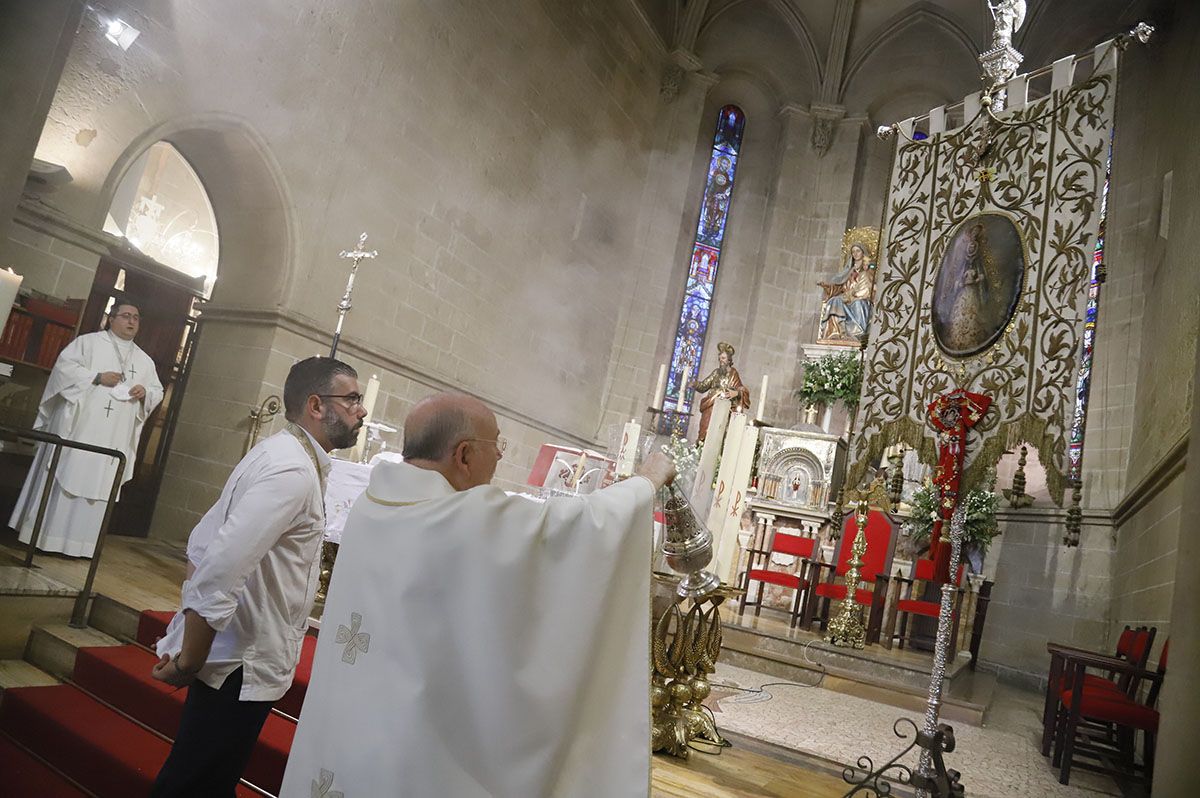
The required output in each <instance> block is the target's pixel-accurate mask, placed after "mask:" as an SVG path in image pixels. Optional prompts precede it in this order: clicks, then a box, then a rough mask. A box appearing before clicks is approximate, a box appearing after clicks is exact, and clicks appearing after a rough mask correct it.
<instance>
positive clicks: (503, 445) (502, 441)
mask: <svg viewBox="0 0 1200 798" xmlns="http://www.w3.org/2000/svg"><path fill="white" fill-rule="evenodd" d="M466 441H475V442H476V443H493V444H495V445H496V451H497V452H499V453H500V454H504V450H505V449H507V448H508V439H507V438H505V437H504V436H503V435H497V436H496V440H492V439H491V438H464V439H463V442H464V443H465V442H466Z"/></svg>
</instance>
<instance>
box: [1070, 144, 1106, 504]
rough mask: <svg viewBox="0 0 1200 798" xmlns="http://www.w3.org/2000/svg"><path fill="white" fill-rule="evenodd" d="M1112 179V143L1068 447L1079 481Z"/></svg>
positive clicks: (1074, 476)
mask: <svg viewBox="0 0 1200 798" xmlns="http://www.w3.org/2000/svg"><path fill="white" fill-rule="evenodd" d="M1111 178H1112V144H1111V142H1110V144H1109V148H1108V166H1107V171H1106V172H1105V175H1104V191H1103V193H1102V194H1101V195H1100V233H1099V235H1098V236H1096V251H1095V252H1094V253H1092V266H1091V273H1090V275H1089V278H1090V280H1089V284H1088V301H1087V314H1086V316H1085V320H1084V328H1083V346H1082V352H1081V356H1080V358H1079V378H1078V380H1077V381H1076V383H1075V413H1074V416H1073V418H1072V419H1071V437H1070V439H1069V443H1068V448H1067V478H1068V479H1069V480H1071V481H1074V482H1078V481H1079V479H1080V477H1081V476H1082V473H1083V440H1084V435H1085V434H1086V432H1087V406H1088V396H1089V395H1090V394H1091V390H1092V358H1093V355H1094V354H1095V343H1096V320H1097V319H1098V318H1099V316H1100V285H1101V283H1103V282H1104V234H1105V228H1106V226H1107V223H1108V186H1109V182H1110V180H1111Z"/></svg>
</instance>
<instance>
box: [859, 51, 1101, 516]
mask: <svg viewBox="0 0 1200 798" xmlns="http://www.w3.org/2000/svg"><path fill="white" fill-rule="evenodd" d="M1114 94H1115V77H1114V74H1113V73H1102V74H1097V75H1094V76H1093V77H1091V78H1090V79H1088V80H1086V81H1084V82H1082V83H1078V84H1076V85H1074V86H1072V87H1070V88H1067V89H1064V90H1062V91H1059V92H1056V93H1055V94H1053V95H1051V96H1050V97H1049V98H1046V99H1045V100H1043V101H1040V102H1035V103H1033V104H1031V105H1029V106H1026V107H1025V108H1022V109H1017V110H1015V111H1011V112H1009V113H1006V114H1004V115H1002V116H1001V117H1000V121H999V122H995V123H989V124H992V125H993V127H994V130H993V131H992V136H993V141H992V144H991V148H990V150H989V153H988V164H987V165H988V167H989V169H994V170H995V171H994V174H992V175H991V176H990V179H989V180H987V181H984V182H980V181H979V180H977V179H976V177H977V172H978V168H979V166H978V164H977V163H976V159H975V157H974V156H973V152H974V150H975V146H976V139H977V138H978V132H979V129H980V126H981V124H983V122H981V121H980V120H979V119H977V120H975V121H973V122H972V123H970V124H968V125H967V126H965V127H963V128H960V129H958V130H953V131H949V132H947V133H944V134H941V135H938V136H934V137H932V138H930V139H928V140H925V141H921V142H914V143H908V142H901V143H900V144H899V145H898V147H897V150H896V157H895V166H894V169H893V173H892V178H891V181H890V191H889V196H888V199H887V209H886V217H885V232H884V238H885V240H884V241H883V243H882V257H881V258H880V269H879V276H878V278H877V280H878V282H877V286H876V302H875V314H876V316H875V319H873V320H872V324H871V336H872V337H871V341H870V342H869V344H868V346H867V349H866V352H865V358H864V360H865V363H864V365H865V369H864V386H863V388H864V390H863V402H862V404H861V405H860V409H859V424H860V425H861V426H860V434H859V436H858V439H857V441H856V442H855V444H854V452H852V455H851V458H850V470H849V474H848V476H847V482H848V484H850V485H854V484H857V483H858V482H859V481H860V480H861V479H862V478H863V476H864V474H865V473H866V470H867V468H868V466H869V464H870V463H871V462H872V461H873V460H874V458H877V457H878V456H880V455H881V454H882V452H883V450H884V449H885V448H887V447H888V446H890V445H892V444H895V443H899V442H904V443H907V444H909V445H910V446H913V447H914V448H916V449H918V450H919V453H920V456H921V459H922V460H924V461H925V462H933V461H934V460H935V459H936V443H935V441H934V438H933V435H932V432H931V431H930V430H929V429H928V427H927V424H926V417H925V404H926V403H927V402H928V401H930V400H932V398H933V397H935V396H937V395H939V394H942V393H945V392H946V391H949V390H952V389H954V388H966V389H968V390H973V391H980V392H983V393H987V394H989V395H991V396H992V397H993V399H994V400H995V402H994V404H993V406H992V407H993V411H992V412H990V413H988V415H987V417H986V418H985V419H984V421H983V422H982V423H981V424H980V425H979V427H977V428H975V429H972V431H971V443H970V445H969V450H970V455H969V460H968V462H967V464H966V469H965V473H964V477H963V489H964V490H967V489H969V488H970V487H971V486H973V485H978V484H980V483H981V482H982V480H983V477H984V474H985V473H986V471H987V469H988V468H989V467H991V466H992V465H994V464H995V462H996V460H997V459H998V458H999V456H1000V455H1001V454H1002V453H1003V452H1004V450H1005V449H1008V448H1010V447H1012V446H1014V445H1017V444H1019V443H1021V442H1026V443H1029V444H1030V445H1032V446H1034V447H1036V448H1037V450H1038V455H1039V459H1040V461H1041V462H1042V464H1043V465H1044V466H1045V467H1046V477H1047V488H1048V489H1049V492H1050V494H1051V496H1052V498H1053V499H1054V500H1055V501H1056V502H1057V503H1059V504H1061V503H1062V499H1063V494H1064V490H1065V485H1066V459H1067V458H1066V453H1067V444H1068V441H1067V438H1068V437H1069V435H1070V425H1071V420H1072V415H1073V412H1074V399H1075V378H1076V376H1077V363H1078V351H1079V344H1080V340H1081V335H1082V330H1083V313H1082V309H1083V303H1082V301H1081V300H1082V295H1083V288H1084V286H1085V284H1086V281H1087V277H1088V272H1089V269H1090V267H1091V260H1092V255H1093V251H1092V248H1093V246H1094V244H1095V237H1096V233H1097V228H1098V225H1099V217H1100V196H1101V193H1102V192H1103V187H1104V180H1105V172H1106V169H1105V166H1106V161H1107V156H1108V148H1109V141H1110V138H1109V131H1110V129H1111V122H1112V108H1113V101H1114ZM980 119H982V117H981V118H980ZM981 213H999V214H1003V215H1005V216H1008V217H1009V218H1010V220H1011V221H1013V223H1014V224H1015V225H1016V227H1017V229H1018V231H1019V232H1020V234H1021V239H1022V243H1023V246H1024V248H1025V256H1026V274H1025V283H1024V294H1023V296H1022V299H1021V300H1020V302H1019V304H1018V307H1017V309H1016V311H1015V312H1014V313H1013V315H1012V317H1011V318H1010V319H1009V322H1008V325H1007V326H1006V328H1005V329H1004V331H1003V333H1002V334H1001V335H1000V336H999V338H998V340H996V342H995V343H994V344H993V345H992V346H990V347H989V348H988V349H986V350H983V351H981V352H979V353H976V354H975V355H973V356H971V357H968V358H964V359H961V360H959V359H954V358H951V357H947V356H945V355H944V353H942V352H940V351H939V349H938V346H937V344H936V341H935V340H934V336H933V332H932V329H931V310H930V297H931V293H932V289H933V280H934V278H935V277H936V271H937V265H939V264H940V263H941V262H942V260H943V257H944V255H945V251H946V247H947V246H948V245H949V243H950V239H951V237H952V236H953V234H954V232H955V230H956V229H957V228H958V227H959V226H960V225H961V224H962V222H963V221H964V220H966V219H968V218H970V217H972V216H975V215H978V214H981Z"/></svg>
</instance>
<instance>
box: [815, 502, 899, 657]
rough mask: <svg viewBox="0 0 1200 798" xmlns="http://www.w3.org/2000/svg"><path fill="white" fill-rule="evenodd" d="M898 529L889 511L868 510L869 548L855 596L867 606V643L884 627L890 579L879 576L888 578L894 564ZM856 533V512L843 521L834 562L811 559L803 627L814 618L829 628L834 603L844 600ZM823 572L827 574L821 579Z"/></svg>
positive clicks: (867, 534)
mask: <svg viewBox="0 0 1200 798" xmlns="http://www.w3.org/2000/svg"><path fill="white" fill-rule="evenodd" d="M896 529H897V527H896V523H895V522H894V521H893V520H892V517H891V516H890V515H888V514H887V513H885V512H883V511H882V510H879V509H875V508H871V510H870V511H869V512H868V514H867V525H866V529H865V530H864V531H865V535H866V538H867V550H866V552H865V553H864V554H863V565H862V567H861V568H860V569H859V579H860V580H861V582H860V585H859V588H858V590H857V591H856V592H855V595H854V600H855V601H856V602H858V603H859V604H861V605H863V606H864V607H867V608H868V619H867V642H868V643H878V642H879V635H880V630H881V629H882V627H883V605H884V587H885V585H886V583H887V580H886V578H884V579H880V578H879V577H881V576H883V577H886V575H887V572H888V571H889V570H890V569H891V567H892V557H893V555H894V554H895V551H896ZM857 534H858V514H857V512H855V513H851V514H850V515H849V516H847V518H846V519H845V521H844V522H843V523H842V536H841V538H839V539H838V545H837V549H836V550H835V551H834V555H833V558H834V562H832V563H822V562H816V561H815V560H810V561H809V562H808V567H809V572H808V573H809V579H810V580H811V581H812V587H811V588H810V589H809V590H808V596H807V597H806V598H805V601H804V615H803V617H802V618H801V620H800V627H801V628H802V629H809V628H810V627H811V626H812V621H813V618H814V617H819V618H820V621H821V629H822V630H824V629H825V628H827V627H828V626H829V610H830V604H831V602H836V601H841V600H842V599H844V598H845V597H846V585H845V584H844V582H843V581H842V579H843V577H844V576H845V574H846V571H848V570H850V557H851V549H852V546H853V544H854V536H855V535H857ZM822 573H824V574H825V577H824V579H819V576H820V575H821V574H822ZM818 603H820V607H819V608H818V606H817V605H818Z"/></svg>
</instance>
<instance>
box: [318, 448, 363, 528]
mask: <svg viewBox="0 0 1200 798" xmlns="http://www.w3.org/2000/svg"><path fill="white" fill-rule="evenodd" d="M373 468H374V466H372V465H367V464H366V463H354V462H351V461H349V460H339V459H337V458H336V457H335V458H333V465H332V467H331V468H330V469H329V480H328V481H327V483H326V486H325V539H326V540H328V541H331V542H333V543H341V542H342V529H343V528H344V527H345V526H346V516H348V515H350V508H351V507H352V506H354V502H355V501H357V500H358V497H359V496H361V495H362V494H363V491H365V490H366V489H367V483H368V482H370V481H371V470H372V469H373Z"/></svg>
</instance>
